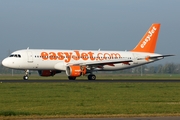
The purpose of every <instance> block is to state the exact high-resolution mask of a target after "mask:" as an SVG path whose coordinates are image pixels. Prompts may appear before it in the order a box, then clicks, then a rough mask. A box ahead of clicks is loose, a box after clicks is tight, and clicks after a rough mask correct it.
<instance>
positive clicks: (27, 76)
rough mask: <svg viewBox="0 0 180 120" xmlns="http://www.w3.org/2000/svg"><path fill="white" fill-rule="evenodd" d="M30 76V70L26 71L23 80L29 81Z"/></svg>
mask: <svg viewBox="0 0 180 120" xmlns="http://www.w3.org/2000/svg"><path fill="white" fill-rule="evenodd" d="M29 75H30V72H29V70H25V76H23V79H24V80H28V79H29Z"/></svg>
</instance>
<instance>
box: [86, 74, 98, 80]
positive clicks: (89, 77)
mask: <svg viewBox="0 0 180 120" xmlns="http://www.w3.org/2000/svg"><path fill="white" fill-rule="evenodd" d="M88 80H96V76H95V75H88Z"/></svg>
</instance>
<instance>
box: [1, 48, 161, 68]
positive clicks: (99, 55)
mask: <svg viewBox="0 0 180 120" xmlns="http://www.w3.org/2000/svg"><path fill="white" fill-rule="evenodd" d="M15 55H16V56H15ZM18 55H20V56H19V57H18ZM148 56H151V57H152V56H160V54H155V53H142V52H129V51H88V50H47V49H46V50H43V49H42V50H40V49H27V50H19V51H15V52H13V53H12V54H11V56H10V57H7V58H5V59H4V60H3V62H2V64H3V65H4V66H6V67H9V68H13V69H22V70H61V71H65V70H66V66H67V65H74V64H80V63H81V64H84V65H86V63H89V62H90V63H93V62H97V61H108V60H120V59H127V60H128V59H129V60H132V62H128V64H126V63H116V64H113V65H112V64H107V65H106V64H105V65H103V66H102V67H101V65H97V66H98V67H97V68H95V69H94V70H121V69H126V68H131V67H135V66H139V65H142V64H147V63H150V62H154V61H156V60H159V59H154V60H152V59H150V60H146V59H145V58H146V57H148Z"/></svg>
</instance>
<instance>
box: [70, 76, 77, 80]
mask: <svg viewBox="0 0 180 120" xmlns="http://www.w3.org/2000/svg"><path fill="white" fill-rule="evenodd" d="M68 78H69V80H76V77H70V76H69V77H68Z"/></svg>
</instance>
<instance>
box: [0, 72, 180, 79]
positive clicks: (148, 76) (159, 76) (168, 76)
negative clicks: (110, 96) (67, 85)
mask: <svg viewBox="0 0 180 120" xmlns="http://www.w3.org/2000/svg"><path fill="white" fill-rule="evenodd" d="M23 76H24V74H20V75H17V74H16V75H14V76H12V75H0V80H23ZM76 79H77V80H82V79H85V80H87V76H83V77H77V78H76ZM96 79H97V80H102V79H103V80H104V79H105V80H107V79H109V80H117V79H132V80H133V79H134V80H136V79H143V80H144V79H147V80H148V79H159V80H161V79H163V80H164V79H173V80H180V75H179V74H144V75H143V76H141V75H140V74H110V73H107V74H96ZM29 80H68V77H67V75H65V74H64V73H62V74H57V75H55V76H53V77H41V76H38V75H36V74H33V75H31V76H30V78H29Z"/></svg>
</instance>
